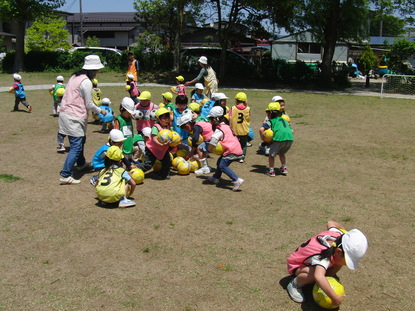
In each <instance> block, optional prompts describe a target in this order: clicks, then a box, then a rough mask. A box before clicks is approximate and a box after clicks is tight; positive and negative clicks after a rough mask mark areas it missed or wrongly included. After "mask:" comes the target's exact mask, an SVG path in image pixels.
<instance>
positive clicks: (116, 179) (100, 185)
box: [96, 146, 136, 207]
mask: <svg viewBox="0 0 415 311" xmlns="http://www.w3.org/2000/svg"><path fill="white" fill-rule="evenodd" d="M123 158H124V155H123V154H122V151H121V149H120V148H119V147H118V146H111V147H110V148H109V149H108V150H107V153H106V155H105V168H104V169H102V170H101V172H100V173H99V175H98V181H97V183H96V193H97V197H98V199H99V200H100V202H103V203H104V205H106V204H114V203H117V202H118V207H130V206H135V202H134V201H132V200H129V199H128V198H127V197H128V196H130V195H132V194H133V192H134V190H135V186H136V184H135V181H134V179H132V178H131V176H130V174H128V172H126V171H125V169H124V168H123V166H122V159H123Z"/></svg>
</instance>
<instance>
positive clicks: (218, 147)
mask: <svg viewBox="0 0 415 311" xmlns="http://www.w3.org/2000/svg"><path fill="white" fill-rule="evenodd" d="M224 151H225V149H223V146H222V145H221V143H220V142H218V143H217V144H216V146H215V147H213V149H212V153H213V154H216V155H219V156H220V155H222V153H223V152H224Z"/></svg>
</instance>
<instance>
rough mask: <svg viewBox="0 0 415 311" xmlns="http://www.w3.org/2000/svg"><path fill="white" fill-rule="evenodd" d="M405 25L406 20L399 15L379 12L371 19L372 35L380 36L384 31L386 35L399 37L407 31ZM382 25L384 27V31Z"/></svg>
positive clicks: (383, 34)
mask: <svg viewBox="0 0 415 311" xmlns="http://www.w3.org/2000/svg"><path fill="white" fill-rule="evenodd" d="M381 25H382V26H381ZM405 25H406V22H405V20H403V19H400V18H399V17H396V16H393V15H384V14H378V15H375V16H373V17H372V18H371V19H370V35H371V36H380V35H381V33H382V36H384V37H399V36H401V35H402V34H404V33H405V28H404V27H405ZM380 27H382V32H381V28H380Z"/></svg>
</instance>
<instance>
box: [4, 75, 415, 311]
mask: <svg viewBox="0 0 415 311" xmlns="http://www.w3.org/2000/svg"><path fill="white" fill-rule="evenodd" d="M23 77H26V75H23ZM42 77H46V75H44V76H42V75H41V76H40V78H39V77H36V78H33V80H36V83H31V84H52V83H53V82H54V81H53V80H54V77H55V75H54V74H53V75H51V77H52V78H50V77H48V78H47V79H45V80H42ZM65 78H66V81H67V80H68V78H67V77H66V76H65ZM98 79H99V80H100V81H103V82H112V81H109V78H108V80H107V78H105V76H104V75H103V76H98ZM25 80H26V79H25ZM26 81H28V80H26ZM23 82H25V81H23ZM0 85H1V86H9V85H11V81H10V75H8V76H7V77H6V76H5V75H0ZM101 89H102V91H103V93H104V96H106V97H109V98H110V99H111V101H112V103H113V106H112V107H113V109H114V110H115V111H117V107H118V104H119V102H120V101H121V99H122V97H124V96H125V95H126V94H127V93H126V92H125V91H124V89H123V87H122V86H119V87H102V88H101ZM141 90H142V91H143V90H149V91H151V92H152V94H153V101H154V102H155V103H158V102H160V99H161V95H160V94H161V93H162V92H165V91H166V90H167V89H166V88H165V87H164V88H160V87H147V88H142V89H141ZM221 91H224V92H225V93H226V94H227V95H228V96H229V97H230V100H229V101H228V106H231V105H232V104H233V100H232V98H234V96H235V94H236V93H237V90H226V89H223V90H221ZM247 95H248V100H249V104H250V105H251V106H252V110H253V117H252V119H253V120H252V126H253V128H254V132H255V134H256V137H255V140H254V141H253V146H252V147H250V148H248V156H247V160H246V162H245V163H244V164H240V163H233V164H232V165H231V168H232V169H234V170H235V171H236V172H237V174H239V175H240V177H242V178H244V179H245V180H246V181H245V183H244V184H243V185H242V187H241V189H242V191H240V192H233V191H232V190H231V183H230V180H228V179H226V177H225V178H224V179H223V182H222V185H221V186H218V187H216V186H214V185H211V184H209V183H208V182H207V181H206V176H201V177H200V176H196V175H194V174H191V175H189V176H179V175H175V173H174V172H173V173H172V178H171V179H170V180H167V181H158V180H155V179H152V178H151V175H152V174H151V172H149V173H148V174H147V178H146V179H145V181H144V184H142V185H139V186H138V187H137V189H136V192H135V193H134V199H135V201H136V202H137V206H136V207H133V208H128V209H111V210H110V209H103V208H100V207H98V206H96V205H95V204H96V200H95V193H94V189H93V187H92V186H91V185H89V182H88V180H89V178H90V176H91V175H92V173H87V174H85V175H84V176H81V180H82V183H81V184H80V185H72V186H61V185H59V171H60V170H61V168H62V165H63V162H64V160H65V155H62V154H57V153H56V151H55V148H56V142H55V141H56V133H57V123H58V120H57V118H54V117H53V116H51V115H50V112H51V106H52V104H51V103H52V99H51V96H50V95H49V94H48V92H47V91H46V90H36V91H30V92H28V94H27V96H28V101H29V103H31V104H32V105H33V112H32V113H31V114H29V113H26V112H25V111H23V110H22V111H20V112H11V110H12V108H13V96H12V95H11V94H8V93H6V92H3V93H0V102H1V105H0V129H1V130H0V133H1V143H0V146H1V148H0V161H1V168H0V189H1V190H0V196H1V202H2V204H1V206H0V237H1V240H2V243H1V253H2V259H1V261H0V262H1V264H0V310H319V308H318V307H316V305H315V304H314V303H313V302H312V299H311V300H310V297H308V298H309V299H308V300H307V301H306V302H305V303H303V304H302V305H300V304H297V303H295V302H293V301H291V300H290V298H289V297H288V295H287V293H286V291H285V290H284V289H283V286H282V285H284V284H285V282H286V280H287V278H286V277H287V270H286V265H285V259H286V257H287V256H288V255H289V254H290V253H291V252H292V251H294V250H295V248H296V247H297V246H299V244H301V243H302V242H303V241H304V240H306V239H308V238H310V237H311V236H312V235H314V234H317V233H318V232H320V231H322V230H323V229H324V228H325V222H326V221H327V220H328V219H333V220H336V221H338V222H340V223H342V224H343V225H344V226H345V227H346V228H348V229H352V228H359V229H360V230H362V231H363V232H364V233H365V234H366V235H367V237H368V240H369V251H368V253H367V256H366V257H365V258H364V259H363V260H362V262H361V266H360V268H359V269H358V270H356V271H351V270H349V269H348V268H347V267H345V268H343V269H342V271H340V273H339V277H340V280H341V282H342V283H343V284H344V286H345V290H346V295H347V296H346V299H345V302H344V303H343V304H342V306H341V307H340V310H353V311H358V310H361V311H367V310H369V311H372V310H373V311H374V310H411V309H412V308H413V292H414V290H415V284H414V278H415V273H414V268H413V267H412V266H411V262H413V260H412V257H413V255H414V254H415V247H414V239H413V237H412V233H413V231H414V219H415V218H414V207H413V202H414V201H415V200H414V199H415V195H414V189H415V172H414V167H415V165H414V155H415V144H414V138H413V137H414V134H413V133H414V132H415V122H414V105H413V101H410V100H403V99H379V98H375V97H363V96H344V95H323V94H319V95H318V94H305V93H301V92H298V93H281V94H279V95H282V96H283V97H284V98H286V101H287V107H286V111H287V112H288V114H289V115H290V117H291V120H292V124H293V128H294V131H295V132H294V134H295V142H294V145H293V147H292V149H291V150H290V151H289V153H288V154H287V165H288V170H289V174H288V175H287V176H285V177H284V176H276V177H268V176H266V175H264V172H265V169H266V165H267V158H266V157H265V156H264V155H260V154H257V153H256V151H257V146H258V144H259V140H258V135H257V132H258V129H259V127H260V126H261V122H262V120H263V118H264V110H265V107H266V105H267V104H268V102H269V100H270V99H271V97H272V96H273V95H277V94H275V93H274V92H270V91H247ZM99 130H100V126H97V125H92V124H91V125H89V127H88V136H87V143H86V151H85V153H86V156H87V158H92V156H93V154H94V152H95V151H96V150H97V149H98V148H99V147H100V146H101V145H102V144H104V143H105V140H106V137H107V135H104V134H100V133H99V132H98V131H99ZM216 158H217V157H216V156H212V158H211V159H210V162H209V163H210V165H211V166H215V161H216ZM403 263H408V267H404V266H400V264H403ZM411 267H412V268H411Z"/></svg>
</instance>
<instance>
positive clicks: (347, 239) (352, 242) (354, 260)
mask: <svg viewBox="0 0 415 311" xmlns="http://www.w3.org/2000/svg"><path fill="white" fill-rule="evenodd" d="M341 243H342V245H343V251H344V258H345V259H346V265H347V267H348V268H349V269H351V270H354V269H357V267H358V266H359V260H360V258H362V257H363V256H364V255H365V254H366V251H367V247H368V244H367V239H366V237H365V235H364V234H363V233H362V232H361V231H360V230H358V229H353V230H350V231H349V232H346V233H345V234H344V235H343V237H342V242H341Z"/></svg>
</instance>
